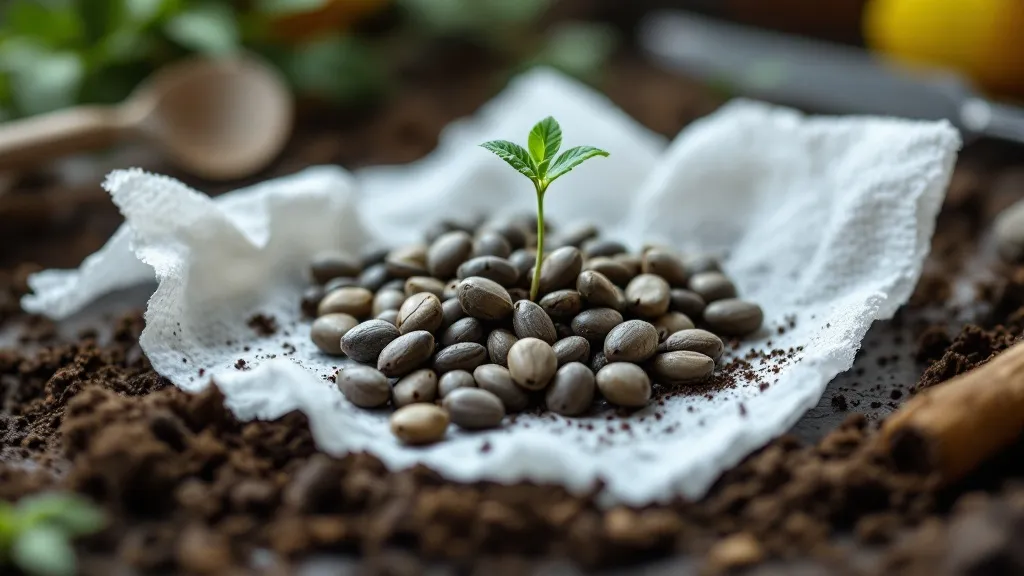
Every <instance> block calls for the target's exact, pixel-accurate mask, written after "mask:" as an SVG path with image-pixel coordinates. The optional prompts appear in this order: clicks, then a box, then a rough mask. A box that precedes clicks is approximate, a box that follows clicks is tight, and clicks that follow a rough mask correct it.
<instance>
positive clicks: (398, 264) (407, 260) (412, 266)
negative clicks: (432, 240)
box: [384, 244, 430, 278]
mask: <svg viewBox="0 0 1024 576" xmlns="http://www.w3.org/2000/svg"><path fill="white" fill-rule="evenodd" d="M384 265H385V266H387V268H388V273H389V274H391V276H392V277H394V278H409V277H411V276H426V275H428V274H429V273H430V272H429V271H427V247H426V246H424V245H422V244H413V245H412V246H404V247H402V248H397V249H395V250H392V251H391V252H389V253H388V257H387V258H385V259H384Z"/></svg>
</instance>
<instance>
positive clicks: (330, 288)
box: [324, 276, 359, 294]
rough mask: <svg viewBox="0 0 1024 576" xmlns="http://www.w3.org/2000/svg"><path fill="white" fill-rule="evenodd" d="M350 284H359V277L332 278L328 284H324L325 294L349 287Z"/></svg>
mask: <svg viewBox="0 0 1024 576" xmlns="http://www.w3.org/2000/svg"><path fill="white" fill-rule="evenodd" d="M349 286H359V279H358V278H352V277H351V276H338V277H337V278H331V279H330V280H328V281H327V283H326V284H324V294H329V293H331V292H334V291H335V290H337V289H338V288H347V287H349Z"/></svg>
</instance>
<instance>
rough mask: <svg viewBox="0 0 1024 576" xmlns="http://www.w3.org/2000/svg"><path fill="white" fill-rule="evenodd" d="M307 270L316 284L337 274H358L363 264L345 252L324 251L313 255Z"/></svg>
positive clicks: (324, 282)
mask: <svg viewBox="0 0 1024 576" xmlns="http://www.w3.org/2000/svg"><path fill="white" fill-rule="evenodd" d="M309 271H310V272H311V273H312V275H313V280H315V281H316V283H317V284H326V283H327V281H328V280H330V279H331V278H337V277H338V276H358V275H359V273H360V272H362V271H363V265H362V263H361V262H360V261H359V259H358V258H356V257H355V256H352V255H351V254H346V253H345V252H337V251H333V250H332V251H325V252H320V253H318V254H316V255H314V256H313V258H312V260H311V261H310V263H309Z"/></svg>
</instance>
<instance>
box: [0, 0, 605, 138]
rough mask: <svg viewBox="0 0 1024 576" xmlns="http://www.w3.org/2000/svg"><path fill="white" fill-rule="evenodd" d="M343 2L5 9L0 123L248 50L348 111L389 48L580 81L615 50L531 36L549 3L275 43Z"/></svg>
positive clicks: (107, 96)
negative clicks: (444, 43) (296, 18)
mask: <svg viewBox="0 0 1024 576" xmlns="http://www.w3.org/2000/svg"><path fill="white" fill-rule="evenodd" d="M338 1H355V0H245V1H242V0H237V1H228V0H220V1H218V0H7V1H5V2H0V120H3V119H6V118H17V117H20V116H27V115H32V114H38V113H42V112H47V111H50V110H54V109H57V108H62V107H65V106H69V105H72V104H76V103H109V102H116V101H119V100H122V99H123V98H125V97H126V96H127V95H128V94H129V93H130V92H131V90H132V89H133V88H134V87H135V86H136V85H137V84H138V83H139V82H140V81H141V80H142V79H144V78H145V77H146V76H147V75H149V74H150V73H152V72H153V70H154V69H156V68H157V67H159V66H160V65H162V64H165V63H167V62H170V61H172V60H175V59H177V58H181V57H183V56H186V55H188V54H194V53H200V54H207V55H213V56H216V55H224V54H230V53H232V52H235V51H237V50H239V49H249V50H253V51H255V52H257V53H260V54H262V55H263V56H265V57H267V58H268V59H269V60H271V61H272V62H274V63H275V64H276V65H277V66H279V67H280V68H281V69H282V71H283V72H284V73H285V75H286V76H287V77H288V78H289V79H290V80H291V82H292V83H293V86H294V87H295V89H296V90H297V91H298V92H299V93H301V94H303V95H309V96H315V97H321V98H325V99H328V100H330V101H332V102H336V103H338V104H341V105H350V104H354V103H358V102H360V101H366V100H367V99H369V98H374V97H378V96H380V95H382V94H383V93H384V92H385V91H386V90H387V89H389V88H394V87H395V86H396V85H398V82H399V80H400V79H398V78H394V77H393V74H392V69H393V68H394V62H392V61H390V60H389V58H391V57H392V55H393V54H394V53H395V52H396V51H395V50H393V49H390V48H391V47H393V46H394V45H395V44H396V42H397V43H401V42H406V43H408V42H428V41H430V40H431V39H436V38H439V37H458V38H461V39H463V40H466V41H469V42H472V43H475V44H478V45H480V46H481V47H483V48H486V49H488V50H492V51H495V52H498V53H499V54H502V55H503V56H505V59H506V60H508V59H509V58H511V59H512V60H514V61H518V62H521V63H524V64H548V65H552V66H556V67H558V68H561V69H562V70H565V71H566V72H568V73H571V74H574V75H577V76H579V77H581V78H585V79H593V78H594V74H595V73H596V72H597V70H599V68H600V66H601V65H602V64H603V62H604V61H605V59H606V58H607V57H608V55H610V53H611V51H612V50H613V48H614V46H615V40H614V36H613V34H611V33H610V31H609V30H607V29H606V28H603V27H602V26H600V25H595V24H587V23H568V24H563V25H560V26H557V27H554V28H552V29H551V30H549V31H548V32H545V33H539V32H537V22H538V19H539V18H541V17H542V16H543V14H544V13H545V12H546V11H547V10H548V8H549V7H550V5H551V3H552V2H553V0H393V1H392V2H388V1H387V0H382V1H381V2H379V3H380V4H382V5H385V4H390V6H387V7H386V9H388V10H392V11H393V12H394V13H395V14H397V16H398V17H397V18H396V20H397V24H395V25H394V26H392V29H391V30H389V31H388V32H387V33H386V34H384V35H383V36H382V35H381V34H376V35H374V36H372V37H367V36H363V35H359V34H356V33H351V32H350V31H349V30H346V29H339V30H333V31H330V33H328V34H319V35H314V36H313V37H311V38H308V39H302V40H301V41H293V40H289V41H287V42H285V41H281V39H279V38H276V37H275V35H274V33H273V32H274V26H275V23H276V22H278V21H279V20H280V19H281V18H286V17H288V16H291V15H296V14H304V13H309V12H311V11H316V10H320V9H324V8H325V7H327V5H328V4H330V3H331V2H338ZM359 1H362V2H366V0H359ZM411 51H412V52H416V51H418V47H415V46H414V47H413V49H412V50H411ZM405 52H406V53H408V52H410V50H406V51H405Z"/></svg>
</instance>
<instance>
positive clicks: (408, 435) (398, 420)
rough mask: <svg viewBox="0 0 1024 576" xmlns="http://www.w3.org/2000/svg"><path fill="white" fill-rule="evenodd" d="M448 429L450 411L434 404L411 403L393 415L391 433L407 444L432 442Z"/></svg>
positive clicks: (441, 436) (437, 439)
mask: <svg viewBox="0 0 1024 576" xmlns="http://www.w3.org/2000/svg"><path fill="white" fill-rule="evenodd" d="M447 430H448V413H447V412H445V411H444V410H442V409H441V408H439V407H437V406H434V405H433V404H410V405H409V406H404V407H402V408H399V409H398V410H395V413H394V414H392V415H391V433H392V434H394V435H395V437H396V438H398V439H399V440H401V441H402V442H405V443H406V444H432V443H434V442H437V441H439V440H441V439H442V438H444V434H445V432H446V431H447Z"/></svg>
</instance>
